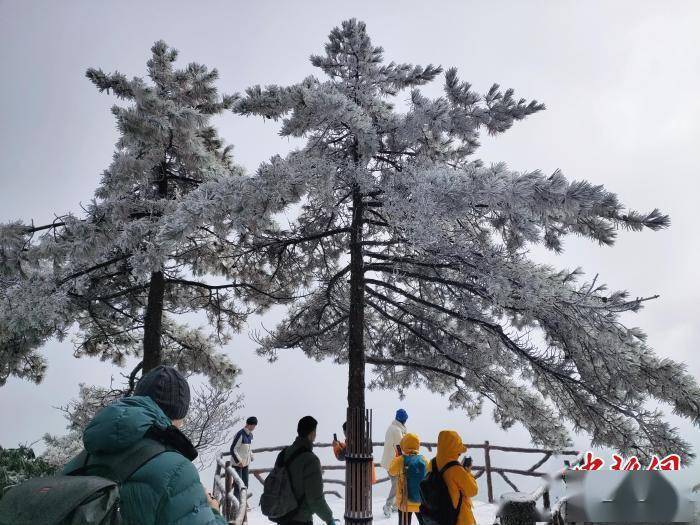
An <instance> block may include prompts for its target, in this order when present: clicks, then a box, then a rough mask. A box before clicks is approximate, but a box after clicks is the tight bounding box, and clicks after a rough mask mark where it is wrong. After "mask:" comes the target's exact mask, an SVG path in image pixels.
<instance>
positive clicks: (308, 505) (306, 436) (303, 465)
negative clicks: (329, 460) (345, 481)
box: [281, 416, 335, 525]
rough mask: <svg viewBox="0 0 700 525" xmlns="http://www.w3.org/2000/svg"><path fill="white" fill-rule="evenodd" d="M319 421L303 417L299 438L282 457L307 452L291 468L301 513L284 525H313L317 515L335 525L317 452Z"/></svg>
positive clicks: (290, 465) (330, 524)
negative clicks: (316, 442) (300, 451)
mask: <svg viewBox="0 0 700 525" xmlns="http://www.w3.org/2000/svg"><path fill="white" fill-rule="evenodd" d="M317 426H318V422H317V421H316V420H315V419H314V418H313V417H311V416H305V417H302V418H301V419H300V420H299V423H298V425H297V438H296V439H295V440H294V443H292V444H291V445H290V446H288V447H287V448H286V449H285V450H284V451H283V452H282V453H281V454H282V455H283V456H282V461H284V457H291V456H292V455H293V454H295V453H296V452H297V450H299V449H301V450H303V451H304V453H302V454H301V455H299V456H298V457H297V458H296V459H294V461H292V462H291V463H290V464H289V466H288V467H287V469H288V471H289V478H290V481H291V483H292V491H293V492H294V495H295V496H296V498H297V501H300V502H301V504H300V505H299V510H298V511H297V513H296V514H295V515H294V516H293V517H292V519H291V521H289V522H287V523H285V524H284V525H311V524H312V522H313V515H314V514H316V515H317V516H318V517H319V518H320V519H321V520H322V521H323V522H324V523H326V524H327V525H333V524H334V522H335V520H334V519H333V511H332V510H331V509H330V507H329V506H328V503H327V502H326V498H325V497H324V496H323V477H322V472H321V461H320V460H319V459H318V456H316V454H314V453H313V448H314V441H315V439H316V427H317Z"/></svg>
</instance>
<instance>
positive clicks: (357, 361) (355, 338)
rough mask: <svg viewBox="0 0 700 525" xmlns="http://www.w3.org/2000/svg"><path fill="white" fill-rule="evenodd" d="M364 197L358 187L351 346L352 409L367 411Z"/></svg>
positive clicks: (352, 249)
mask: <svg viewBox="0 0 700 525" xmlns="http://www.w3.org/2000/svg"><path fill="white" fill-rule="evenodd" d="M362 207H363V203H362V194H361V193H360V189H359V188H358V187H357V186H355V188H354V190H353V195H352V225H351V232H350V320H349V325H350V326H349V332H350V333H349V337H350V341H349V346H348V368H349V377H348V406H349V407H350V408H353V409H357V410H364V408H365V300H364V286H365V279H364V267H363V261H362V212H363V209H362Z"/></svg>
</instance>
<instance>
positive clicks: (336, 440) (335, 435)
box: [333, 434, 338, 443]
mask: <svg viewBox="0 0 700 525" xmlns="http://www.w3.org/2000/svg"><path fill="white" fill-rule="evenodd" d="M337 442H338V434H333V443H337Z"/></svg>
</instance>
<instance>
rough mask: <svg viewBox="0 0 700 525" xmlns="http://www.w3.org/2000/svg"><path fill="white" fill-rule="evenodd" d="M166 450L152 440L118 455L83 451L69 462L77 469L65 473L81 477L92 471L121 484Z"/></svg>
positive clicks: (146, 440)
mask: <svg viewBox="0 0 700 525" xmlns="http://www.w3.org/2000/svg"><path fill="white" fill-rule="evenodd" d="M168 450H172V449H170V448H168V447H166V446H165V445H163V444H162V443H159V442H158V441H155V440H153V439H142V440H141V441H139V442H138V443H137V444H136V445H134V446H133V447H129V448H128V449H126V450H125V451H123V452H120V453H119V454H89V453H88V452H86V451H85V450H83V451H82V452H81V453H80V454H78V456H77V457H76V458H75V459H74V460H73V461H72V462H71V463H73V464H74V465H78V466H77V468H73V469H72V470H70V471H67V472H65V473H66V474H67V475H71V476H83V475H86V473H88V472H89V471H93V470H94V471H95V475H100V476H103V477H105V478H108V479H111V480H112V481H114V482H115V483H123V482H124V481H126V480H127V479H129V478H130V477H131V476H132V474H134V472H136V471H137V470H138V469H140V468H141V467H143V466H144V465H145V464H146V463H148V462H149V461H150V460H152V459H153V458H154V457H156V456H159V455H160V454H162V453H163V452H167V451H168Z"/></svg>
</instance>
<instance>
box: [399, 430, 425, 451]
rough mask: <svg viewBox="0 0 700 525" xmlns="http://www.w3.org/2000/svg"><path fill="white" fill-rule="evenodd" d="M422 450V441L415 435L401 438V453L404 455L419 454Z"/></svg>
mask: <svg viewBox="0 0 700 525" xmlns="http://www.w3.org/2000/svg"><path fill="white" fill-rule="evenodd" d="M419 448H420V439H419V438H418V436H417V435H415V434H410V433H409V434H406V435H405V436H404V437H403V438H401V451H402V452H403V453H404V454H417V453H418V449H419Z"/></svg>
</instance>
